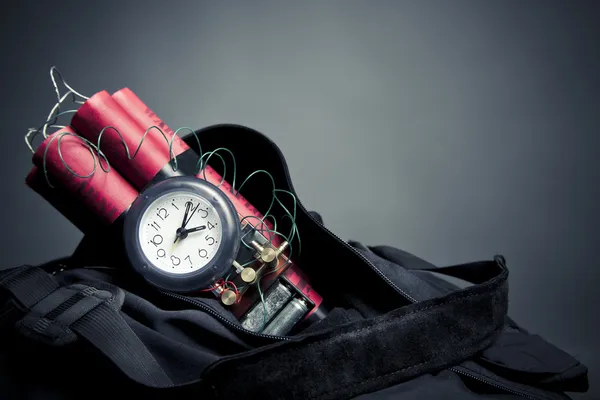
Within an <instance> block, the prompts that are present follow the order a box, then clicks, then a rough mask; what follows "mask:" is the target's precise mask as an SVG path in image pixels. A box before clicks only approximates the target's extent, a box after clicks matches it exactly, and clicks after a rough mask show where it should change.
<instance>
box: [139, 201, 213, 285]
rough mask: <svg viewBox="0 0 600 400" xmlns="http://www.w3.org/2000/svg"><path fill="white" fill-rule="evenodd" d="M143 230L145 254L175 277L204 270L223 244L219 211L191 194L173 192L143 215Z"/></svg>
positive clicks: (142, 243) (153, 204)
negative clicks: (175, 275)
mask: <svg viewBox="0 0 600 400" xmlns="http://www.w3.org/2000/svg"><path fill="white" fill-rule="evenodd" d="M184 217H185V220H184ZM184 225H185V228H184V229H181V228H182V227H183V226H184ZM139 226H140V230H139V242H140V247H141V250H142V252H143V253H144V255H145V256H146V258H147V259H148V260H149V261H150V262H151V263H152V264H153V265H154V266H155V267H156V268H158V269H160V270H162V271H164V272H168V273H171V274H188V273H190V272H195V271H197V270H200V269H202V268H203V267H205V266H206V265H207V264H208V263H209V262H210V261H211V260H212V259H213V258H214V256H215V254H216V252H217V250H218V249H219V245H220V243H221V236H222V223H221V218H220V217H219V214H218V212H217V210H216V209H215V207H213V206H212V205H211V204H210V203H209V202H208V201H207V200H206V199H204V198H203V197H201V196H199V195H196V194H194V193H191V192H171V193H168V194H165V195H163V196H161V197H159V198H157V199H156V200H154V201H153V202H152V203H150V205H149V206H148V208H147V209H146V211H145V212H144V214H143V215H142V218H141V222H140V225H139Z"/></svg>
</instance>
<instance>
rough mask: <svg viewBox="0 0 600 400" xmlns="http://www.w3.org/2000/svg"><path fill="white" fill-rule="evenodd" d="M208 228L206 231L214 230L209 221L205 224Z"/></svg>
mask: <svg viewBox="0 0 600 400" xmlns="http://www.w3.org/2000/svg"><path fill="white" fill-rule="evenodd" d="M206 226H208V230H209V231H210V230H211V229H215V225H213V224H211V223H210V221H209V222H208V223H207V224H206Z"/></svg>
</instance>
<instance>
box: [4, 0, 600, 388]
mask: <svg viewBox="0 0 600 400" xmlns="http://www.w3.org/2000/svg"><path fill="white" fill-rule="evenodd" d="M598 4H599V3H597V2H596V3H592V2H587V3H585V2H569V1H565V2H554V1H529V2H520V1H503V2H483V1H469V2H449V1H435V2H432V1H414V2H408V1H406V2H405V1H363V2H357V1H344V2H336V1H319V2H284V1H280V2H251V1H243V2H242V1H240V2H220V1H213V2H200V1H188V2H177V1H168V2H160V3H152V2H148V1H145V2H131V1H130V2H81V1H79V2H74V1H68V2H45V1H37V2H28V1H21V2H17V1H13V2H4V3H3V12H2V15H1V17H0V18H1V22H2V23H1V24H0V29H1V30H2V36H1V40H2V48H1V51H2V54H3V60H2V67H1V68H2V76H3V79H2V82H3V83H2V91H3V97H4V99H3V107H2V125H3V129H2V130H3V132H2V136H1V138H0V145H1V152H2V157H0V166H1V171H2V172H1V178H2V186H3V191H2V196H1V197H0V202H1V203H0V212H1V216H0V218H1V221H2V226H3V229H2V231H3V234H2V238H1V241H2V255H3V261H2V265H3V266H4V267H8V266H14V265H17V264H21V263H40V262H43V261H46V260H49V259H51V258H54V257H59V256H63V255H66V254H68V253H69V252H70V251H71V250H72V249H73V248H74V246H75V245H76V244H77V242H78V240H79V239H80V238H81V234H80V233H79V232H78V231H77V230H76V229H75V228H73V227H72V226H71V225H70V224H69V223H68V222H67V221H66V220H65V219H63V217H61V216H60V215H59V214H58V213H57V212H56V211H54V210H53V209H52V208H51V207H50V206H49V205H48V204H46V203H45V202H44V201H43V200H42V199H41V198H40V197H38V196H37V195H36V194H34V193H33V192H32V191H31V190H29V189H28V188H26V186H25V184H24V179H25V175H26V174H27V172H28V171H29V168H30V165H31V155H30V153H29V151H28V149H27V148H26V147H25V144H24V141H23V138H22V137H23V134H24V133H25V130H26V128H27V127H29V126H31V125H37V124H39V123H40V122H42V121H43V118H44V117H45V116H46V114H47V113H48V111H49V109H50V107H51V106H52V105H53V104H54V93H53V91H52V87H51V85H50V81H49V78H48V70H49V68H50V66H52V65H57V66H58V67H59V68H60V70H61V71H62V73H63V74H64V75H65V77H66V78H67V80H68V81H69V82H70V83H71V85H73V86H74V87H75V88H76V89H77V90H79V91H81V92H82V93H84V94H87V95H91V94H93V93H95V92H96V91H99V90H102V89H106V90H109V91H114V90H117V89H119V88H121V87H123V86H128V87H130V88H131V89H133V90H134V91H135V92H136V93H137V94H138V95H139V96H140V97H141V98H142V99H143V100H144V101H145V102H146V103H147V104H148V105H150V107H151V108H153V109H154V111H156V112H157V114H158V115H159V116H161V117H162V118H163V119H164V120H165V121H166V122H167V123H168V124H169V125H171V126H172V127H179V126H191V127H195V128H199V127H203V126H207V125H211V124H215V123H220V122H234V123H240V124H244V125H247V126H250V127H252V128H255V129H257V130H259V131H262V132H264V133H266V134H267V135H269V136H270V137H271V138H273V139H274V140H275V142H276V143H278V145H279V146H280V147H281V149H282V150H283V152H284V154H285V155H286V157H287V159H288V162H289V165H290V168H291V174H292V177H293V179H294V183H295V186H296V188H297V190H298V193H299V196H300V198H301V200H302V202H303V203H305V205H306V206H307V207H308V208H311V209H315V210H318V211H319V212H321V213H322V215H323V217H324V219H325V222H326V224H327V225H328V226H329V227H330V228H331V229H332V230H333V231H335V232H336V233H337V234H338V235H339V236H341V237H343V238H352V239H357V240H360V241H362V242H365V243H367V244H391V245H394V246H397V247H400V248H403V249H405V250H408V251H410V252H413V253H415V254H417V255H419V256H421V257H423V258H425V259H427V260H429V261H432V262H434V263H436V264H439V265H446V264H452V263H460V262H467V261H472V260H479V259H486V258H490V257H491V256H493V255H494V254H495V253H502V254H504V255H505V256H506V258H507V260H508V264H509V267H510V270H511V278H510V284H511V292H510V300H511V304H510V314H511V315H512V316H513V317H514V318H515V319H516V320H517V321H519V322H520V323H522V324H523V325H524V326H526V327H527V328H529V329H530V330H531V331H532V332H535V333H540V334H541V335H543V336H544V337H545V338H547V339H548V340H549V341H551V342H553V343H555V344H557V345H559V346H560V347H562V348H563V349H564V350H566V351H568V352H570V353H572V354H573V355H575V356H577V357H578V358H579V359H580V360H582V361H584V362H585V363H587V365H588V366H589V367H590V370H591V375H590V378H591V380H592V393H591V394H590V396H588V397H589V398H594V397H596V398H599V397H600V389H599V388H598V386H597V385H596V386H594V383H593V381H594V380H597V381H600V373H599V370H600V361H599V359H600V344H599V341H598V337H599V336H600V329H599V327H598V324H597V323H596V320H597V316H598V315H599V311H598V308H599V307H600V295H599V294H598V293H599V290H598V284H599V283H600V282H599V281H600V279H599V276H600V262H599V261H598V257H599V255H598V251H597V248H598V244H599V243H600V233H599V231H600V230H599V227H598V223H599V222H600V211H599V208H598V205H599V204H600V199H599V197H598V194H599V190H598V186H599V185H600V168H599V167H600V162H599V161H598V157H597V154H598V150H599V149H600V138H599V136H598V134H599V133H600V117H599V115H600V35H599V33H600V28H599V26H598V25H599V24H598V21H599V18H600V12H599V7H598ZM594 394H595V396H594Z"/></svg>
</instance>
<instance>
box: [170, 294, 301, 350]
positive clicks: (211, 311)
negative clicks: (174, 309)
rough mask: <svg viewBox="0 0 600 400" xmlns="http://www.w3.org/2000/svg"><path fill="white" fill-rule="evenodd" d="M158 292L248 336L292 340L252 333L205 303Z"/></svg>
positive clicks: (284, 338)
mask: <svg viewBox="0 0 600 400" xmlns="http://www.w3.org/2000/svg"><path fill="white" fill-rule="evenodd" d="M158 292H159V293H161V294H163V295H165V296H167V297H171V298H174V299H177V300H181V301H183V302H186V303H188V304H192V305H194V306H196V307H197V308H200V309H201V310H202V311H205V312H206V313H208V314H210V315H212V316H213V317H215V318H217V319H218V320H219V321H221V322H223V323H224V324H225V325H227V326H229V327H231V328H234V329H236V330H238V331H240V332H244V333H246V334H248V335H251V336H256V337H261V338H264V339H271V340H274V339H277V340H285V341H290V340H291V338H289V337H284V336H271V335H263V334H262V333H256V332H252V331H250V330H248V329H246V328H244V327H243V326H241V325H237V324H236V323H234V322H232V321H230V320H229V319H227V318H225V317H224V316H223V315H221V313H219V312H218V311H217V310H215V309H213V308H212V307H209V306H207V305H206V304H203V303H201V302H199V301H196V300H194V299H192V298H189V297H185V296H182V295H179V294H176V293H171V292H166V291H163V290H158Z"/></svg>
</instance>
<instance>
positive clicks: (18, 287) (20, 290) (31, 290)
mask: <svg viewBox="0 0 600 400" xmlns="http://www.w3.org/2000/svg"><path fill="white" fill-rule="evenodd" d="M0 287H3V288H5V289H6V290H8V291H9V292H11V293H12V295H13V296H14V297H15V298H17V299H18V300H19V301H20V302H21V304H22V305H23V306H25V307H27V308H31V307H32V306H33V305H35V304H37V303H38V302H39V301H40V300H42V299H43V298H45V297H46V296H48V295H49V294H50V293H52V292H53V291H55V290H56V289H57V288H58V283H57V282H56V280H55V279H54V278H53V277H52V276H51V275H49V274H48V273H47V272H45V271H44V270H42V269H40V268H36V267H30V266H23V267H20V268H14V269H13V270H11V271H8V272H6V273H5V274H4V275H2V277H0Z"/></svg>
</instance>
